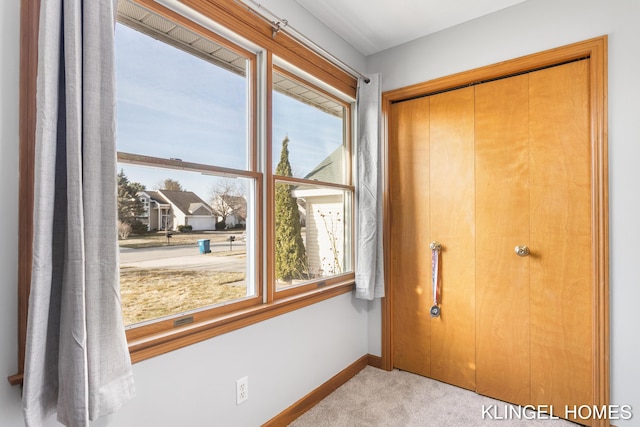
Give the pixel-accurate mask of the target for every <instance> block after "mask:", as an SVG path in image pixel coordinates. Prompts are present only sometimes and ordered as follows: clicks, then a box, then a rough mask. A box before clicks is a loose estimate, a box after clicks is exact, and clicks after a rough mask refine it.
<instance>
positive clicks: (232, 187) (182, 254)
mask: <svg viewBox="0 0 640 427" xmlns="http://www.w3.org/2000/svg"><path fill="white" fill-rule="evenodd" d="M118 170H119V174H118V219H119V235H120V240H119V244H120V282H121V293H122V306H123V315H124V321H125V325H127V326H130V325H133V324H139V323H141V322H147V321H151V320H156V319H158V318H163V317H167V316H176V315H182V314H186V313H188V312H190V311H193V310H200V309H202V308H208V307H211V306H214V305H218V304H225V303H228V302H231V301H237V300H240V299H243V298H245V297H248V296H253V295H256V290H255V276H254V275H255V267H254V266H255V261H254V260H255V256H254V253H255V244H254V243H253V240H254V235H255V233H254V231H253V230H254V229H255V204H254V203H255V202H254V201H255V181H254V180H253V179H248V178H228V177H217V176H212V175H203V174H201V173H197V172H185V171H176V170H172V169H166V168H160V167H144V166H134V165H130V164H119V165H118Z"/></svg>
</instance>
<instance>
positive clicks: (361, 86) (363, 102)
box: [356, 74, 384, 300]
mask: <svg viewBox="0 0 640 427" xmlns="http://www.w3.org/2000/svg"><path fill="white" fill-rule="evenodd" d="M367 77H368V78H369V80H370V82H369V83H365V82H364V81H363V80H362V79H360V81H359V82H358V95H357V100H356V105H357V115H358V117H357V121H358V134H357V143H356V159H357V186H358V187H357V188H358V190H357V210H358V212H357V217H358V227H357V251H358V253H357V263H356V297H357V298H362V299H368V300H372V299H374V298H380V297H383V296H384V256H383V251H382V227H383V223H382V210H383V193H382V146H381V141H380V75H379V74H371V75H368V76H367Z"/></svg>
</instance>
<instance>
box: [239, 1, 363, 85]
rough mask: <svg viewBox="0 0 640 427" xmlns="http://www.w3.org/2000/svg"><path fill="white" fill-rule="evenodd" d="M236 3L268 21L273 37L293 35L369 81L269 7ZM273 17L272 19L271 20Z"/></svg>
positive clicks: (331, 60) (322, 54)
mask: <svg viewBox="0 0 640 427" xmlns="http://www.w3.org/2000/svg"><path fill="white" fill-rule="evenodd" d="M235 1H236V2H237V3H241V4H243V5H244V6H246V7H247V8H248V9H249V10H250V11H251V12H253V13H254V14H256V15H257V16H258V17H259V18H261V19H263V20H264V21H266V22H268V23H269V25H271V28H272V36H273V37H275V36H276V34H278V33H279V32H280V31H282V32H284V33H286V34H288V35H289V36H291V37H293V38H294V39H295V40H296V41H297V42H299V43H301V44H302V45H304V46H305V47H307V48H309V49H311V50H312V51H314V52H315V53H317V54H318V55H320V56H322V57H323V58H325V59H327V60H328V61H330V62H332V63H333V64H334V65H336V66H338V67H339V68H341V69H342V70H343V71H346V72H348V73H349V74H351V75H352V76H354V77H360V78H362V79H363V80H364V82H365V83H366V84H369V83H370V82H371V80H370V79H369V77H367V76H366V75H365V74H363V73H361V72H360V71H358V70H356V69H355V68H353V67H351V66H350V65H349V64H347V63H345V62H344V61H342V60H340V59H338V58H337V57H335V56H334V55H333V54H331V53H330V52H328V51H327V50H326V49H324V48H322V47H320V46H318V45H317V44H316V43H315V42H313V41H312V40H310V39H309V38H308V37H306V36H305V35H304V34H302V33H301V32H300V31H298V30H296V29H295V28H293V27H292V26H290V25H289V22H288V21H287V20H286V19H281V18H279V17H278V16H276V15H275V14H274V13H273V12H271V11H270V10H269V9H267V8H265V7H264V6H262V5H261V4H260V3H257V2H256V1H254V0H235ZM247 3H251V4H253V5H254V6H255V7H256V8H258V9H262V10H263V11H265V12H266V13H267V14H269V16H270V17H271V19H270V18H269V17H268V16H265V15H264V14H263V13H261V12H259V11H258V10H256V9H254V8H252V7H251V6H250V5H249V4H247ZM272 19H273V20H272Z"/></svg>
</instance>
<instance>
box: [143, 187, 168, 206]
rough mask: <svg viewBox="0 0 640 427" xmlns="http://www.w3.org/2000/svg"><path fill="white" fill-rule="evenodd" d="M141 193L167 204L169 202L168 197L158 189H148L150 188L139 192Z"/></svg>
mask: <svg viewBox="0 0 640 427" xmlns="http://www.w3.org/2000/svg"><path fill="white" fill-rule="evenodd" d="M140 193H145V194H146V195H147V196H149V197H150V198H151V200H154V201H156V202H158V203H160V204H167V203H169V202H168V201H167V199H165V198H164V197H162V194H160V193H158V192H157V191H148V190H144V191H141V192H139V193H138V194H140Z"/></svg>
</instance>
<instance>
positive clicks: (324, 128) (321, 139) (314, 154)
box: [272, 73, 345, 184]
mask: <svg viewBox="0 0 640 427" xmlns="http://www.w3.org/2000/svg"><path fill="white" fill-rule="evenodd" d="M273 87H274V92H273V135H272V137H273V171H274V173H276V174H278V172H277V165H278V163H279V162H280V160H281V157H282V154H283V152H282V142H283V141H284V140H288V150H289V153H288V160H289V162H290V163H291V175H290V176H293V177H296V178H305V179H310V180H317V181H323V182H332V183H340V184H342V183H345V151H344V123H343V122H344V111H345V108H344V107H343V106H342V105H341V104H339V103H337V102H336V101H335V100H333V99H331V98H330V97H328V96H327V95H325V94H323V93H321V92H320V91H317V90H314V89H311V88H309V87H307V86H303V85H301V84H299V83H297V82H296V81H294V80H292V79H290V78H287V77H285V76H283V75H281V74H278V73H274V75H273Z"/></svg>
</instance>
